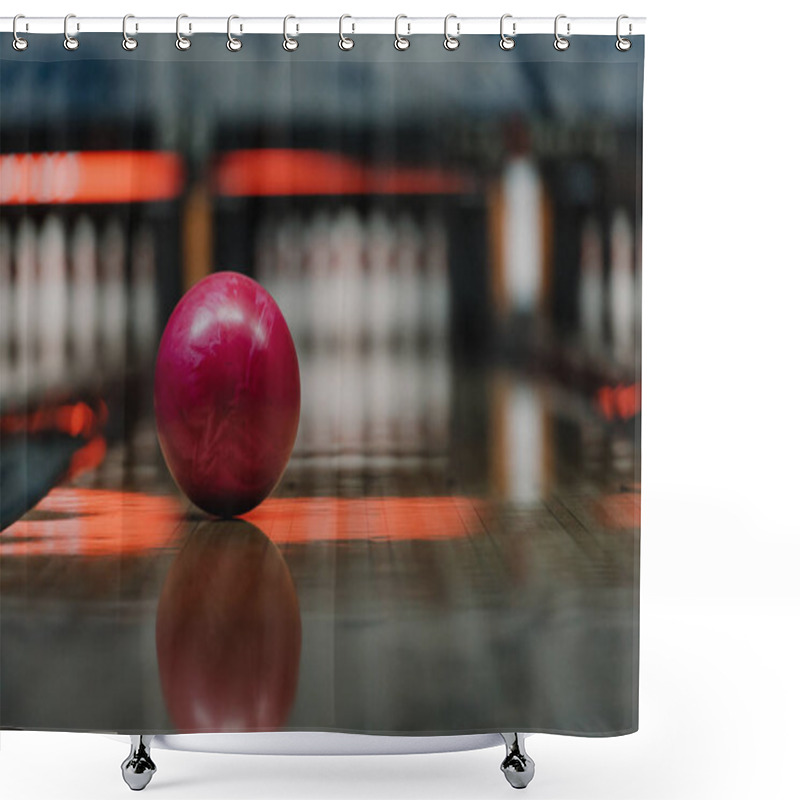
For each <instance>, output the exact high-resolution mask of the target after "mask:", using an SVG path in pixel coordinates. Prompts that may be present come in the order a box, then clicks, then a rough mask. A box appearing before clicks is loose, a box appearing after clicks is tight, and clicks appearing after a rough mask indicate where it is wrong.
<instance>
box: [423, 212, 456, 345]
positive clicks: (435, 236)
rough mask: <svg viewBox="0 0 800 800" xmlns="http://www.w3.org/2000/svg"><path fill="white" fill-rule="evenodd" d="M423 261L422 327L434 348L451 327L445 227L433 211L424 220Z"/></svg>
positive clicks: (442, 340) (442, 341)
mask: <svg viewBox="0 0 800 800" xmlns="http://www.w3.org/2000/svg"><path fill="white" fill-rule="evenodd" d="M423 261H424V266H423V269H424V272H425V298H426V300H425V320H424V325H425V330H426V334H427V335H426V338H427V339H428V342H429V343H430V344H431V345H432V346H433V347H434V348H437V349H438V348H440V347H444V346H445V344H446V342H447V339H448V334H449V331H450V318H449V314H450V279H449V276H448V273H447V231H446V230H445V225H444V221H443V220H442V218H441V217H440V216H439V215H438V214H436V215H433V216H431V217H429V218H428V219H427V220H426V224H425V233H424V245H423Z"/></svg>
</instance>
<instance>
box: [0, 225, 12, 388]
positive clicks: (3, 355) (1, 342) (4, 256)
mask: <svg viewBox="0 0 800 800" xmlns="http://www.w3.org/2000/svg"><path fill="white" fill-rule="evenodd" d="M13 302H14V298H13V296H12V282H11V231H10V230H9V227H8V225H7V224H6V222H5V220H0V403H2V402H3V401H5V400H6V399H8V397H9V396H10V394H11V392H12V381H13V376H12V373H11V339H12V334H13V331H14V321H13V319H12V313H13V310H14V306H13Z"/></svg>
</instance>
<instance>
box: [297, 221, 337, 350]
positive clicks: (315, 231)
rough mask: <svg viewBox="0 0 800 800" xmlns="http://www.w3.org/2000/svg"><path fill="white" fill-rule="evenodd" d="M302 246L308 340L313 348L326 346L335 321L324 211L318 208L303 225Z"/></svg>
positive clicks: (328, 243)
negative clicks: (308, 321)
mask: <svg viewBox="0 0 800 800" xmlns="http://www.w3.org/2000/svg"><path fill="white" fill-rule="evenodd" d="M301 241H302V242H303V243H304V245H305V262H306V264H307V271H308V302H309V312H310V317H311V327H312V330H311V332H310V340H311V342H312V346H313V347H314V348H315V349H323V348H327V347H328V346H329V344H330V336H331V330H332V327H333V323H334V320H335V316H334V314H335V308H334V307H333V304H332V303H331V290H332V288H333V287H332V284H333V280H332V275H331V266H330V219H329V215H328V214H327V213H326V212H325V211H321V210H320V211H317V212H316V213H315V214H314V216H313V217H312V218H311V220H310V221H309V222H308V223H307V224H306V230H305V234H304V236H303V238H302V240H301Z"/></svg>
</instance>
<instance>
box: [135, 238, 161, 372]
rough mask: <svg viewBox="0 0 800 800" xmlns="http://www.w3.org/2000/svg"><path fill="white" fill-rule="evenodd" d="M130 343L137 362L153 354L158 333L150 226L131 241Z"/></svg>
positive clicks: (156, 295)
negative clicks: (131, 340) (131, 315)
mask: <svg viewBox="0 0 800 800" xmlns="http://www.w3.org/2000/svg"><path fill="white" fill-rule="evenodd" d="M131 283H132V287H131V288H132V292H131V294H132V314H133V319H132V325H133V346H134V352H135V354H136V359H137V361H138V363H139V364H147V363H149V362H150V361H151V360H152V359H154V358H155V355H156V344H157V343H156V338H157V336H158V290H157V288H156V244H155V237H154V235H153V231H152V229H151V228H149V227H147V226H142V227H140V228H139V229H138V230H137V231H136V232H135V234H134V237H133V240H132V242H131Z"/></svg>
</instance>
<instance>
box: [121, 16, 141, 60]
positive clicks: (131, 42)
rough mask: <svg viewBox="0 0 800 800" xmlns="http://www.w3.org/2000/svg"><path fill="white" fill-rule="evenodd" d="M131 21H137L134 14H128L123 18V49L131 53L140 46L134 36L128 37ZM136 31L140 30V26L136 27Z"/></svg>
mask: <svg viewBox="0 0 800 800" xmlns="http://www.w3.org/2000/svg"><path fill="white" fill-rule="evenodd" d="M129 19H136V18H135V17H134V16H133V14H126V15H125V16H124V17H123V18H122V49H123V50H127V51H129V52H130V51H131V50H135V49H136V48H137V47H138V46H139V42H138V41H137V40H136V39H134V38H133V37H132V36H128V20H129ZM136 30H137V31H138V30H139V26H138V24H137V25H136Z"/></svg>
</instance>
